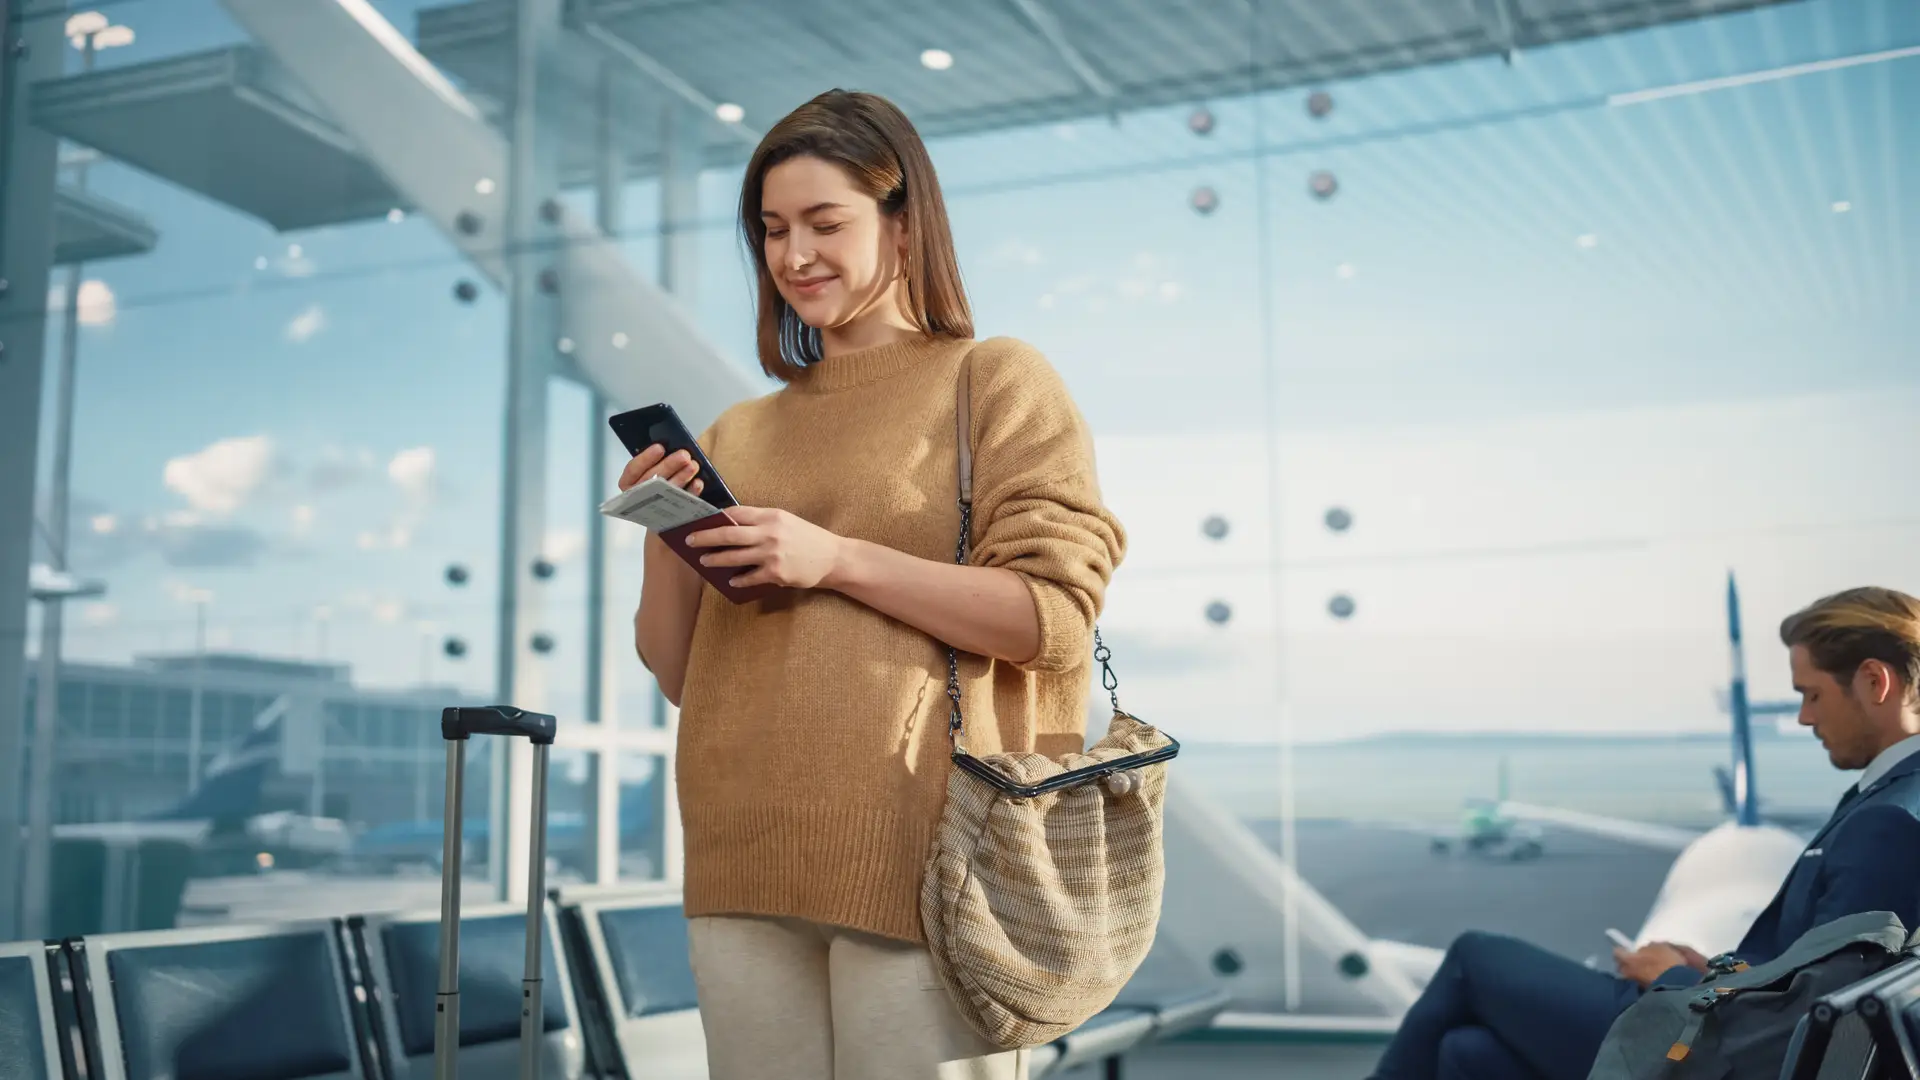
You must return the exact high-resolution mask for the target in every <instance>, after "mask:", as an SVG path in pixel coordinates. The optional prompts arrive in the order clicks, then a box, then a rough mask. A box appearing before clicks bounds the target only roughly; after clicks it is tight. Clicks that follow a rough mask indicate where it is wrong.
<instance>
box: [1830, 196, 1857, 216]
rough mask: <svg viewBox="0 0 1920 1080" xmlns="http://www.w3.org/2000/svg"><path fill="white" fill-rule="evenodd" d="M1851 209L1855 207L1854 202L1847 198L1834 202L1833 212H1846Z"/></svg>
mask: <svg viewBox="0 0 1920 1080" xmlns="http://www.w3.org/2000/svg"><path fill="white" fill-rule="evenodd" d="M1851 209H1853V204H1852V203H1850V202H1848V201H1847V200H1845V199H1841V200H1840V201H1839V202H1836V203H1834V204H1833V212H1834V213H1836V214H1844V213H1846V212H1847V211H1849V210H1851Z"/></svg>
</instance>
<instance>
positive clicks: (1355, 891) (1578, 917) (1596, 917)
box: [181, 820, 1672, 961]
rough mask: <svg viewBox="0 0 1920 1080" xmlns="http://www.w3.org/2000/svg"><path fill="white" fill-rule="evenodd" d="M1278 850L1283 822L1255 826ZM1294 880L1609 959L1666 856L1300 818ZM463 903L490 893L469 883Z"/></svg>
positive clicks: (265, 917)
mask: <svg viewBox="0 0 1920 1080" xmlns="http://www.w3.org/2000/svg"><path fill="white" fill-rule="evenodd" d="M1252 824H1253V827H1254V831H1255V832H1256V833H1257V834H1258V835H1259V836H1260V837H1261V839H1263V840H1264V841H1266V842H1267V843H1268V844H1269V845H1271V846H1272V847H1273V848H1274V849H1275V850H1278V849H1279V846H1280V828H1279V823H1278V822H1274V821H1260V822H1254V823H1252ZM1297 837H1298V842H1299V864H1300V873H1301V875H1302V876H1303V877H1305V878H1306V879H1307V881H1308V882H1310V883H1311V884H1312V885H1313V887H1314V888H1316V889H1318V890H1319V891H1320V892H1321V894H1322V895H1324V896H1325V897H1326V898H1327V899H1328V900H1329V901H1331V902H1332V903H1333V904H1334V906H1336V907H1338V908H1339V909H1340V910H1341V911H1342V912H1344V913H1345V914H1346V916H1347V918H1349V919H1351V920H1353V922H1354V923H1355V925H1357V926H1359V928H1360V929H1361V930H1362V931H1364V932H1366V933H1367V934H1368V935H1369V936H1371V937H1377V938H1387V939H1391V940H1394V941H1405V942H1409V943H1412V944H1416V945H1430V946H1433V947H1436V948H1445V947H1446V945H1447V943H1448V942H1450V941H1452V940H1453V938H1454V936H1455V935H1457V934H1459V933H1460V932H1461V931H1463V930H1489V931H1494V932H1497V933H1503V934H1511V935H1513V936H1516V937H1520V938H1524V939H1526V940H1528V941H1532V942H1535V943H1537V944H1539V945H1541V946H1544V947H1546V948H1549V949H1552V950H1554V951H1556V952H1559V953H1561V954H1563V955H1565V956H1568V957H1570V958H1572V959H1574V960H1580V961H1584V960H1586V959H1587V958H1589V957H1598V958H1600V959H1601V960H1605V959H1606V958H1607V956H1608V953H1609V951H1610V948H1611V946H1610V945H1609V944H1608V942H1607V938H1606V933H1605V931H1606V929H1607V928H1608V927H1614V928H1616V929H1619V930H1622V931H1625V932H1626V933H1627V934H1629V935H1632V934H1634V933H1637V932H1638V930H1639V928H1640V923H1641V921H1642V919H1644V918H1645V916H1646V913H1647V910H1648V908H1649V907H1651V906H1652V903H1653V898H1654V894H1655V893H1656V892H1658V891H1659V888H1660V883H1661V881H1662V880H1663V879H1664V878H1665V876H1666V872H1667V867H1668V866H1669V865H1670V864H1671V863H1672V856H1671V854H1668V853H1664V852H1659V851H1653V850H1649V849H1645V848H1640V847H1636V846H1634V845H1631V844H1625V843H1621V842H1619V841H1615V840H1607V839H1602V838H1599V837H1594V836H1590V835H1587V834H1584V833H1578V832H1572V831H1567V830H1562V829H1552V828H1548V829H1547V830H1545V833H1544V836H1543V842H1544V846H1545V852H1544V853H1543V854H1542V855H1541V856H1540V857H1539V858H1536V859H1530V860H1527V861H1524V862H1513V861H1511V860H1508V859H1506V858H1504V857H1502V856H1500V855H1491V856H1489V855H1473V854H1464V853H1461V852H1459V851H1458V850H1456V851H1455V853H1453V854H1449V855H1436V854H1434V853H1433V852H1432V851H1431V850H1430V845H1429V840H1430V837H1429V836H1428V835H1427V834H1424V833H1421V832H1418V831H1415V830H1413V829H1408V828H1400V827H1395V826H1391V825H1381V824H1369V823H1362V822H1349V821H1326V820H1316V821H1302V822H1300V823H1299V825H1298V828H1297ZM463 891H464V892H465V894H466V895H467V897H468V898H469V900H470V901H473V902H479V901H480V899H481V898H482V897H484V896H486V895H487V886H486V884H485V882H484V881H483V880H476V879H469V880H468V882H467V883H466V884H465V886H464V889H463ZM439 901H440V879H439V877H438V876H437V875H434V874H432V873H429V872H424V871H422V872H416V873H408V874H398V875H392V876H377V877H376V876H359V875H353V876H349V875H335V874H329V873H326V872H297V871H296V872H281V873H269V874H262V875H258V876H248V877H241V878H224V879H202V880H198V881H194V882H192V883H191V884H190V885H189V887H188V891H187V898H186V904H185V908H186V910H185V911H184V912H183V913H182V919H181V922H182V923H183V924H187V925H192V924H197V923H217V922H235V921H240V922H255V921H273V920H277V919H289V918H310V917H315V916H327V915H339V914H343V913H346V912H353V911H382V910H388V911H391V910H410V909H430V908H434V907H437V906H438V904H439Z"/></svg>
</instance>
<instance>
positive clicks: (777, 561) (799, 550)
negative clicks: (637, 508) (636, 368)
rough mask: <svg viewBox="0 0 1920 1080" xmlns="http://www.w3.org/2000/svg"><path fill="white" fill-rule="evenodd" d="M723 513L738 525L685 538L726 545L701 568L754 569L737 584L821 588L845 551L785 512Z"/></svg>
mask: <svg viewBox="0 0 1920 1080" xmlns="http://www.w3.org/2000/svg"><path fill="white" fill-rule="evenodd" d="M634 460H636V461H638V460H639V459H638V458H635V459H634ZM727 516H728V517H731V518H732V519H733V520H735V521H737V522H739V524H738V525H722V526H720V527H719V528H717V529H703V530H701V531H700V532H697V533H694V534H693V535H691V536H689V537H687V546H688V547H692V548H722V549H725V550H720V551H714V552H712V553H710V554H706V555H702V556H701V557H700V563H701V565H703V566H742V567H746V566H751V567H755V569H754V570H753V571H751V572H750V573H746V574H742V575H740V576H738V577H735V578H734V579H733V582H732V584H733V586H734V587H735V588H739V589H746V588H752V587H753V586H755V585H784V586H786V587H788V588H792V589H817V588H820V587H821V585H822V584H823V583H825V582H827V580H828V579H829V578H830V577H831V576H832V575H833V572H834V570H835V569H836V568H837V567H838V566H839V565H840V562H841V557H842V555H843V553H844V551H845V549H846V541H845V540H843V539H842V538H841V537H839V536H836V535H834V534H833V533H830V532H828V531H827V530H825V529H823V528H821V527H820V526H818V525H815V524H813V523H812V522H810V521H807V520H805V519H804V518H800V517H797V516H795V515H793V514H789V513H787V512H786V511H785V510H763V509H760V508H757V507H752V506H733V507H729V508H728V509H727Z"/></svg>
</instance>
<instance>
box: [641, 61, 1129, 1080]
mask: <svg viewBox="0 0 1920 1080" xmlns="http://www.w3.org/2000/svg"><path fill="white" fill-rule="evenodd" d="M740 208H741V221H740V225H741V231H742V233H743V234H744V236H745V240H746V245H747V248H748V249H749V250H750V251H751V252H752V253H753V259H754V264H755V268H756V270H757V276H758V282H759V285H758V293H759V355H760V363H761V366H762V367H763V368H764V369H765V370H766V371H767V373H768V374H769V375H771V376H773V377H774V378H777V379H779V380H781V381H783V382H784V383H785V384H786V385H785V386H784V387H783V388H782V389H780V390H779V391H778V392H776V393H773V394H771V395H769V396H766V397H763V398H759V399H757V400H753V401H748V402H744V403H742V404H739V405H736V406H734V407H733V408H731V409H729V410H728V411H727V412H726V413H724V414H723V415H722V416H721V417H720V419H719V420H717V421H716V422H715V423H714V424H713V426H712V427H710V428H709V429H708V430H707V431H706V433H705V434H704V435H703V436H702V437H701V440H700V441H701V445H702V448H703V449H704V450H705V451H706V453H707V455H708V457H709V459H710V460H711V461H712V462H713V465H714V468H715V469H716V470H717V471H718V472H719V474H720V475H721V476H722V477H724V478H725V479H726V481H727V485H728V487H729V488H731V489H732V491H733V493H734V495H735V497H736V498H738V499H739V500H740V502H741V503H742V504H743V505H742V506H741V507H740V508H739V509H736V510H734V511H732V516H733V517H734V519H735V520H736V521H737V522H738V523H739V524H738V525H737V526H733V527H723V528H718V529H713V530H711V531H708V532H705V533H701V534H699V535H698V537H697V539H696V540H695V544H696V545H697V547H698V548H699V549H700V550H701V552H702V554H701V556H700V557H701V558H702V560H703V561H705V562H707V563H708V564H709V565H714V566H723V567H728V568H733V569H735V570H737V571H738V576H737V577H736V578H734V580H735V581H736V582H737V583H738V584H739V585H741V586H743V587H744V586H753V585H759V584H764V583H771V584H774V585H777V586H784V588H783V589H782V590H781V591H779V592H777V593H775V594H774V595H773V596H772V597H770V598H768V599H765V600H762V601H760V602H758V603H753V604H745V605H735V604H733V603H731V602H729V601H728V600H727V599H726V598H725V597H723V596H721V595H720V594H719V593H718V592H717V591H715V590H712V589H707V588H704V582H703V581H702V580H701V579H700V578H699V576H697V575H696V574H695V573H694V572H693V570H692V569H691V568H689V567H688V566H687V565H685V564H684V563H682V562H681V561H680V560H679V559H678V558H676V557H675V556H674V555H673V554H672V553H671V552H670V551H668V550H667V549H666V547H665V545H664V544H663V543H662V542H661V541H660V540H659V539H658V538H657V537H651V536H650V537H649V538H648V541H647V558H646V574H645V580H644V585H643V587H642V592H641V599H640V609H639V612H638V613H637V615H636V616H635V620H634V621H635V637H636V644H637V646H638V650H639V653H640V658H641V660H642V662H643V663H645V664H646V665H647V667H648V669H649V670H651V671H652V672H653V673H654V677H655V678H656V679H657V681H658V682H659V684H660V688H661V690H662V692H663V693H665V694H666V696H667V698H668V700H670V701H673V702H674V703H676V704H678V705H679V706H680V710H681V713H680V735H679V740H680V741H679V764H678V767H677V770H676V777H677V781H678V784H679V798H680V807H681V820H682V822H683V825H684V828H685V840H686V846H685V852H686V892H685V896H686V912H687V916H688V918H689V919H690V920H691V922H690V934H691V941H692V960H693V969H694V976H695V981H696V986H697V990H698V995H699V1001H700V1011H701V1018H702V1023H703V1024H704V1025H705V1028H706V1032H707V1053H708V1059H709V1063H710V1068H711V1074H712V1076H713V1077H714V1078H715V1080H736V1078H737V1080H764V1078H766V1077H771V1076H780V1077H792V1078H796V1080H810V1078H817V1080H863V1078H872V1080H881V1078H885V1080H914V1078H919V1077H927V1078H932V1077H994V1078H999V1077H1015V1076H1022V1075H1024V1073H1025V1052H1024V1051H1020V1052H1015V1053H999V1054H996V1053H993V1052H992V1051H993V1048H992V1047H991V1046H990V1045H988V1044H986V1043H985V1042H984V1041H983V1040H981V1039H980V1038H978V1037H977V1036H976V1035H975V1034H974V1033H973V1032H972V1031H971V1029H970V1028H969V1027H968V1026H967V1024H966V1023H965V1021H964V1020H963V1019H962V1017H961V1016H960V1014H959V1013H958V1012H957V1011H956V1009H955V1008H954V1006H953V1003H952V1001H951V1000H950V998H949V997H948V995H947V993H946V991H945V990H944V989H943V988H942V986H941V983H940V980H939V977H938V975H937V974H936V972H935V969H934V967H933V961H932V957H931V955H930V954H929V952H928V950H927V947H926V944H925V941H926V939H925V935H924V933H923V931H922V929H921V923H920V914H919V890H920V883H921V876H922V873H923V870H924V868H925V863H926V859H927V856H928V853H929V851H930V848H931V844H932V836H933V832H934V829H935V826H936V825H937V823H938V822H939V819H940V813H941V808H942V805H943V801H944V798H945V792H946V784H947V774H948V770H949V769H950V768H951V767H952V766H951V765H950V763H949V761H948V753H949V747H948V737H947V722H946V721H947V718H948V708H947V699H946V693H945V691H946V685H945V684H946V674H947V665H946V646H947V645H948V644H951V645H952V646H954V647H955V648H956V649H958V650H959V651H960V653H961V654H962V657H963V659H962V661H961V665H960V676H961V679H960V681H961V688H962V693H963V695H964V698H965V701H966V715H967V718H968V721H967V740H968V749H969V750H970V751H972V752H973V753H975V754H977V755H982V756H984V755H987V754H991V753H997V752H1001V751H1028V750H1030V751H1037V752H1039V753H1042V754H1046V755H1049V756H1058V755H1060V754H1064V753H1069V752H1076V751H1078V750H1080V749H1081V748H1082V747H1083V746H1084V739H1085V714H1086V694H1087V689H1088V683H1089V664H1090V655H1091V641H1090V637H1091V629H1092V626H1093V622H1094V618H1095V616H1096V615H1097V614H1098V613H1099V611H1100V608H1101V604H1102V602H1103V599H1104V596H1105V591H1106V586H1107V582H1108V580H1109V579H1110V578H1111V576H1112V573H1113V569H1114V567H1115V566H1116V565H1117V564H1118V563H1119V562H1120V559H1121V557H1122V554H1123V552H1124V550H1125V536H1124V533H1123V531H1122V529H1121V526H1120V524H1119V522H1118V521H1116V520H1115V519H1114V517H1113V516H1112V515H1111V514H1110V513H1108V512H1107V510H1106V508H1105V507H1104V506H1103V505H1102V503H1101V499H1100V492H1099V488H1098V485H1097V483H1096V481H1095V478H1094V463H1093V449H1092V439H1091V438H1090V436H1089V434H1088V431H1087V427H1086V424H1085V422H1084V421H1083V420H1082V418H1081V416H1080V414H1079V412H1078V410H1077V409H1076V408H1075V406H1074V404H1073V401H1072V399H1071V398H1070V397H1069V396H1068V394H1067V391H1066V388H1065V386H1064V385H1063V384H1062V382H1061V380H1060V378H1059V376H1058V375H1057V374H1056V373H1055V372H1054V371H1053V369H1052V368H1051V367H1049V366H1048V364H1047V362H1046V360H1045V359H1044V358H1042V357H1041V356H1040V354H1039V353H1037V352H1035V351H1034V350H1033V349H1032V348H1030V347H1028V346H1027V345H1024V344H1022V343H1020V342H1018V341H1013V340H1009V339H1005V338H997V339H992V340H988V341H982V342H975V341H974V340H973V325H972V316H971V314H970V312H969V310H968V306H967V300H966V296H965V293H964V292H963V290H962V287H961V283H960V271H959V266H958V264H957V262H956V260H955V257H954V251H953V242H952V237H951V233H950V229H949V226H948V223H947V216H946V208H945V205H944V203H943V201H942V199H941V196H940V188H939V184H938V182H937V180H936V179H935V177H934V172H933V165H932V163H931V162H930V161H929V159H928V157H927V152H926V148H925V147H924V146H923V145H922V143H921V141H920V139H919V136H918V135H917V134H916V133H915V132H914V130H913V127H912V125H911V124H910V123H908V121H907V118H906V117H905V116H904V115H902V114H901V113H900V111H899V110H898V109H896V108H895V107H894V106H893V105H891V104H890V103H888V102H887V101H885V100H883V99H881V98H878V97H875V96H872V95H870V94H856V93H845V92H842V91H838V90H836V91H832V92H830V93H826V94H822V95H821V96H820V97H818V98H815V99H814V100H813V101H811V102H808V103H807V104H806V105H803V106H801V107H800V108H799V109H797V110H795V111H794V112H793V113H792V114H791V115H790V116H788V117H786V118H785V119H784V120H782V121H781V122H780V123H779V124H777V125H775V126H774V128H773V130H772V131H770V132H768V133H767V136H766V138H765V139H763V140H762V141H761V143H760V146H759V148H758V149H757V150H756V151H755V152H754V155H753V158H752V160H751V162H750V163H749V164H748V166H747V174H746V179H745V182H744V184H743V186H742V191H741V199H740ZM963 364H966V365H968V366H969V368H970V375H969V378H970V385H971V397H970V399H969V400H970V408H971V415H972V439H973V446H974V454H975V459H976V463H975V471H974V484H973V490H974V516H973V525H972V535H973V545H972V548H971V551H970V559H969V565H966V566H960V565H956V564H955V562H954V550H955V545H956V543H957V541H958V537H959V529H960V512H959V509H958V506H957V498H956V487H955V485H956V479H955V471H956V462H957V455H958V448H957V445H956V437H955V416H956V401H955V393H956V388H957V387H958V386H959V384H960V376H961V370H962V365H963ZM695 471H696V469H695V466H694V465H693V463H692V462H691V461H689V460H687V459H686V458H685V457H684V456H681V455H676V456H675V457H673V458H666V459H665V460H662V451H661V449H660V448H659V447H653V448H650V449H648V450H646V451H644V452H642V453H641V454H640V455H639V456H637V457H635V458H634V459H633V460H632V461H631V462H630V463H629V464H628V466H627V468H626V470H625V471H624V473H623V474H622V476H621V478H620V485H621V487H622V489H625V488H628V487H631V486H632V485H634V484H636V483H639V482H641V481H643V480H645V479H647V478H649V477H652V476H665V477H667V478H669V479H670V480H671V481H673V482H675V483H677V484H679V485H681V486H683V487H687V488H688V489H689V490H693V491H696V492H697V491H698V482H697V481H696V480H695V479H694V475H695Z"/></svg>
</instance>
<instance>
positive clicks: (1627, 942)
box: [1607, 926, 1633, 952]
mask: <svg viewBox="0 0 1920 1080" xmlns="http://www.w3.org/2000/svg"><path fill="white" fill-rule="evenodd" d="M1607 937H1608V938H1609V939H1611V940H1612V941H1613V943H1614V944H1615V945H1618V946H1620V947H1621V948H1623V949H1625V950H1627V951H1628V952H1632V951H1633V939H1632V938H1630V937H1628V936H1627V935H1625V934H1623V933H1621V932H1620V931H1618V930H1615V929H1614V928H1613V927H1611V926H1609V927H1607Z"/></svg>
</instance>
